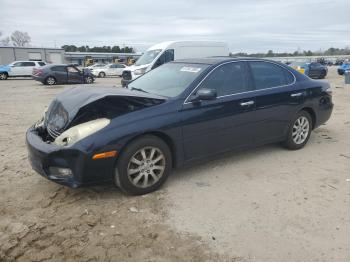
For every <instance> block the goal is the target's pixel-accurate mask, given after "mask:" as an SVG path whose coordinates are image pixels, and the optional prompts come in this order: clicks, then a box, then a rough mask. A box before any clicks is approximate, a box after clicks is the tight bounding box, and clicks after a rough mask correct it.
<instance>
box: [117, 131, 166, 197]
mask: <svg viewBox="0 0 350 262" xmlns="http://www.w3.org/2000/svg"><path fill="white" fill-rule="evenodd" d="M143 150H144V151H143ZM143 152H144V154H143ZM152 160H153V161H152ZM171 163H172V155H171V152H170V149H169V147H168V145H167V144H166V143H165V142H164V141H163V140H161V139H159V138H158V137H155V136H150V135H147V136H143V137H140V138H138V139H136V140H134V141H133V142H131V143H130V144H129V145H128V146H127V147H126V148H125V150H124V151H123V152H122V153H121V155H120V157H119V159H118V161H117V164H116V168H115V177H114V181H115V184H116V185H117V186H118V187H119V188H120V189H121V190H122V191H124V192H125V193H127V194H129V195H143V194H147V193H150V192H153V191H155V190H157V189H158V188H159V187H160V186H161V185H162V184H163V183H164V182H165V181H166V179H167V178H168V176H169V173H170V172H171V169H172V164H171ZM155 167H157V168H155Z"/></svg>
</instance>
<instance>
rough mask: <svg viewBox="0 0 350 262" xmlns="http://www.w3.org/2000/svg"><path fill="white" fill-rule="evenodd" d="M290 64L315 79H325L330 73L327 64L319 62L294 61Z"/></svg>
mask: <svg viewBox="0 0 350 262" xmlns="http://www.w3.org/2000/svg"><path fill="white" fill-rule="evenodd" d="M289 66H290V67H292V68H294V69H295V70H297V71H299V72H300V73H302V74H305V75H307V76H309V77H310V78H313V79H323V78H325V77H326V76H327V73H328V68H327V66H324V65H322V64H320V63H317V62H312V63H307V62H292V63H290V64H289Z"/></svg>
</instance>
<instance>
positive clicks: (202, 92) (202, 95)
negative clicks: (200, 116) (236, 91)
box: [190, 88, 217, 102]
mask: <svg viewBox="0 0 350 262" xmlns="http://www.w3.org/2000/svg"><path fill="white" fill-rule="evenodd" d="M216 97H217V93H216V90H215V89H210V88H202V89H199V90H198V91H197V93H196V94H195V95H194V97H193V98H192V99H191V100H190V101H191V102H199V101H203V100H214V99H216Z"/></svg>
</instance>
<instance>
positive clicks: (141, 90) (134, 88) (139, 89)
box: [130, 87, 148, 93]
mask: <svg viewBox="0 0 350 262" xmlns="http://www.w3.org/2000/svg"><path fill="white" fill-rule="evenodd" d="M130 90H131V91H133V90H135V91H140V92H144V93H148V92H147V91H145V90H143V89H141V88H136V87H132V88H130Z"/></svg>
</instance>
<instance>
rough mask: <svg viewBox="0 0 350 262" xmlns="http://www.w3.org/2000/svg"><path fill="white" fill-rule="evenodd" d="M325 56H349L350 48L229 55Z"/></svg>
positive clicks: (232, 54)
mask: <svg viewBox="0 0 350 262" xmlns="http://www.w3.org/2000/svg"><path fill="white" fill-rule="evenodd" d="M314 55H317V56H322V55H324V56H327V55H340V56H341V55H350V48H349V47H345V48H334V47H330V48H328V49H327V50H325V51H311V50H308V51H305V50H304V51H295V52H292V53H288V52H283V53H274V52H273V50H269V51H268V52H267V53H252V54H248V53H244V52H239V53H230V56H243V57H293V56H314Z"/></svg>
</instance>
